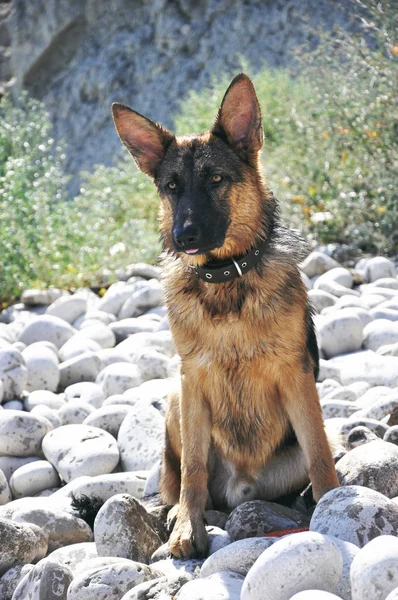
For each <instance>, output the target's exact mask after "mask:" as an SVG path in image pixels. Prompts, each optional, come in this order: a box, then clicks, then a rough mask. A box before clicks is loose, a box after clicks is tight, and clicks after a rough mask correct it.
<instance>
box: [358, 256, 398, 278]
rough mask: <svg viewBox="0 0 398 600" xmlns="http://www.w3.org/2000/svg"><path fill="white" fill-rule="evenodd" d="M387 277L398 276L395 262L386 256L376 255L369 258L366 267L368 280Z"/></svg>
mask: <svg viewBox="0 0 398 600" xmlns="http://www.w3.org/2000/svg"><path fill="white" fill-rule="evenodd" d="M386 277H393V278H395V277H396V270H395V267H394V263H393V262H392V261H391V260H389V259H388V258H384V256H375V257H374V258H371V259H370V260H368V262H367V264H366V267H365V279H366V281H370V282H372V281H377V279H384V278H386Z"/></svg>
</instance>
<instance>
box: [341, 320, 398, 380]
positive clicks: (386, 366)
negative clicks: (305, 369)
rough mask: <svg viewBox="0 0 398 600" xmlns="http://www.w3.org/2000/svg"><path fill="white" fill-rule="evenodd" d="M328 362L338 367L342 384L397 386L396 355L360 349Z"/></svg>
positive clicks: (397, 368) (397, 366)
mask: <svg viewBox="0 0 398 600" xmlns="http://www.w3.org/2000/svg"><path fill="white" fill-rule="evenodd" d="M346 310H348V309H346ZM330 362H331V366H334V367H337V368H339V369H340V381H341V383H342V384H343V385H346V386H348V385H350V384H351V383H354V382H355V381H366V382H368V383H370V384H371V386H372V387H373V386H386V387H390V388H396V387H397V386H398V357H395V356H380V355H379V354H375V353H374V352H372V351H371V350H362V351H360V352H353V353H352V354H346V355H345V356H337V357H335V358H333V359H332V360H331V361H330Z"/></svg>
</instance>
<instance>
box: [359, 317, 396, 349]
mask: <svg viewBox="0 0 398 600" xmlns="http://www.w3.org/2000/svg"><path fill="white" fill-rule="evenodd" d="M396 342H398V322H392V321H390V320H388V319H376V320H375V321H372V322H371V323H369V325H366V327H365V328H364V330H363V347H364V348H366V350H373V351H374V352H375V351H376V350H378V349H379V348H381V347H382V346H386V345H387V344H395V343H396Z"/></svg>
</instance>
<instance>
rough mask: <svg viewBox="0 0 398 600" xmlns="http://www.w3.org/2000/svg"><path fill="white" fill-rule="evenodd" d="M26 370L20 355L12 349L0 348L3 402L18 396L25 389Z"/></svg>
mask: <svg viewBox="0 0 398 600" xmlns="http://www.w3.org/2000/svg"><path fill="white" fill-rule="evenodd" d="M27 379H28V370H27V368H26V366H25V360H24V358H23V356H22V354H21V353H20V352H19V351H18V350H15V349H14V348H5V349H1V348H0V381H1V382H2V386H1V387H2V393H3V401H4V400H12V399H13V398H17V397H18V396H20V395H21V394H22V392H23V390H24V389H25V386H26V382H27Z"/></svg>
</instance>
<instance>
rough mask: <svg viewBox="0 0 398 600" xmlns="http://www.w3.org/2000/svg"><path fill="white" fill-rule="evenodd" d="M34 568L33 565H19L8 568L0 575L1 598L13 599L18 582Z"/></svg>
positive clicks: (3, 599) (4, 599)
mask: <svg viewBox="0 0 398 600" xmlns="http://www.w3.org/2000/svg"><path fill="white" fill-rule="evenodd" d="M32 569H33V565H31V564H27V565H17V566H15V567H12V568H11V569H8V571H6V572H5V573H4V575H3V577H0V598H1V600H12V595H13V593H14V592H15V589H16V587H17V585H18V583H19V582H20V581H21V580H22V579H23V578H24V577H25V575H27V574H28V573H29V572H30V571H31V570H32Z"/></svg>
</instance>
